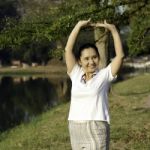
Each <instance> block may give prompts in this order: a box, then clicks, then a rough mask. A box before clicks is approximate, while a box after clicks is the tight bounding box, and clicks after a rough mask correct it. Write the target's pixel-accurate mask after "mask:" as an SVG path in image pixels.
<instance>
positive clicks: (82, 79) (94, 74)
mask: <svg viewBox="0 0 150 150" xmlns="http://www.w3.org/2000/svg"><path fill="white" fill-rule="evenodd" d="M98 71H99V69H96V71H95V72H94V73H93V74H92V78H93V77H94V76H96V74H97V73H98ZM85 77H86V75H85V73H83V75H82V76H81V82H82V83H84V84H85V83H86V78H85Z"/></svg>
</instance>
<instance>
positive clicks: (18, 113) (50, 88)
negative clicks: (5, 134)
mask: <svg viewBox="0 0 150 150" xmlns="http://www.w3.org/2000/svg"><path fill="white" fill-rule="evenodd" d="M69 93H70V81H69V79H68V78H67V77H63V78H59V79H58V78H57V79H55V78H39V77H38V78H37V77H27V76H26V77H2V78H0V131H1V132H2V131H5V130H7V129H8V128H11V127H14V126H16V125H18V124H20V123H21V122H28V121H30V120H31V119H32V118H33V117H35V116H36V115H38V114H40V113H42V112H44V111H46V110H47V109H50V108H51V107H53V106H55V105H57V104H58V103H60V102H61V101H63V100H69V97H70V95H69Z"/></svg>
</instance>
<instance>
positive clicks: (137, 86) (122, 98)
mask: <svg viewBox="0 0 150 150" xmlns="http://www.w3.org/2000/svg"><path fill="white" fill-rule="evenodd" d="M149 95H150V75H141V76H138V77H135V78H131V79H128V80H125V81H122V82H118V83H115V84H113V86H112V88H111V90H110V94H109V99H110V114H111V142H110V150H149V148H150V122H149V118H150V106H147V105H145V104H146V102H147V101H150V100H149ZM68 110H69V103H65V104H61V105H59V106H56V107H55V108H52V109H51V110H50V111H47V112H45V113H43V114H42V115H40V116H39V117H37V118H35V119H33V120H32V121H31V122H30V123H29V124H22V125H20V126H18V127H16V128H14V129H12V130H10V131H7V132H4V133H1V134H0V150H71V147H70V141H69V133H68V123H67V116H68Z"/></svg>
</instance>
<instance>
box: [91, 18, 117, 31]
mask: <svg viewBox="0 0 150 150" xmlns="http://www.w3.org/2000/svg"><path fill="white" fill-rule="evenodd" d="M91 26H94V27H104V28H106V29H108V30H110V31H111V32H112V31H114V30H116V27H115V25H114V24H109V23H107V21H106V20H104V23H99V22H98V23H93V24H91Z"/></svg>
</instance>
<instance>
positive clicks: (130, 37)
mask: <svg viewBox="0 0 150 150" xmlns="http://www.w3.org/2000/svg"><path fill="white" fill-rule="evenodd" d="M88 18H91V19H92V21H93V22H96V21H103V20H104V19H107V21H108V22H110V23H114V24H116V26H117V27H118V29H119V30H120V33H121V34H122V36H123V44H124V45H125V46H126V48H125V51H126V54H127V55H129V56H138V55H143V54H148V53H150V42H149V41H150V1H149V0H141V1H139V0H132V1H131V0H86V1H84V0H77V1H74V0H44V1H43V0H5V1H2V0H1V1H0V62H1V64H10V62H11V60H21V61H22V62H27V63H29V64H30V63H32V62H37V63H39V64H46V63H47V62H48V61H49V60H50V59H51V58H54V57H55V58H58V59H62V58H63V50H64V46H65V43H66V39H67V37H68V35H69V33H70V31H71V30H72V28H73V26H74V25H75V23H76V22H77V21H78V20H80V19H88Z"/></svg>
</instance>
